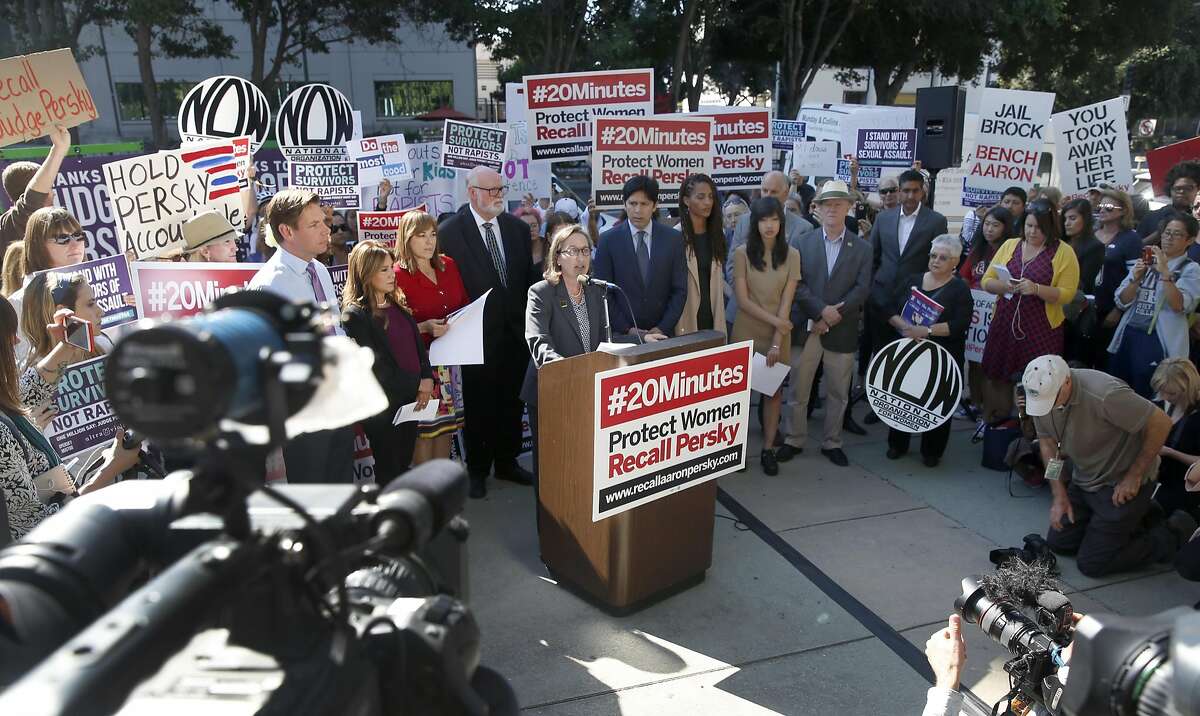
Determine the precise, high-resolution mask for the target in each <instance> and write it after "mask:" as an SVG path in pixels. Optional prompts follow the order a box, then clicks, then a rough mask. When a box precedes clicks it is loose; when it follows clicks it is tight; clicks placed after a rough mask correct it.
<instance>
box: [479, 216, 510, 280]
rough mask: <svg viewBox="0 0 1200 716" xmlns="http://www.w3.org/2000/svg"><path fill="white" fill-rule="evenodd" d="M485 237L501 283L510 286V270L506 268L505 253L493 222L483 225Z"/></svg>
mask: <svg viewBox="0 0 1200 716" xmlns="http://www.w3.org/2000/svg"><path fill="white" fill-rule="evenodd" d="M483 238H484V241H487V248H488V253H490V254H491V255H492V265H493V266H495V267H496V273H497V274H499V276H500V283H501V285H503V286H504V287H505V288H508V272H507V271H505V270H504V254H501V253H500V245H499V244H498V243H496V233H495V232H494V231H492V222H490V221H489V222H487V223H486V224H484V225H483Z"/></svg>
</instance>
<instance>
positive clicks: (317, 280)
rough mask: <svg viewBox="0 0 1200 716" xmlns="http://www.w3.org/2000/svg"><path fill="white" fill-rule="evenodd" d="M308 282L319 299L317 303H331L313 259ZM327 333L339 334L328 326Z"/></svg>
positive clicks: (310, 264)
mask: <svg viewBox="0 0 1200 716" xmlns="http://www.w3.org/2000/svg"><path fill="white" fill-rule="evenodd" d="M307 271H308V282H309V283H311V284H312V289H313V296H314V297H315V298H316V299H317V303H329V297H328V296H326V295H325V288H324V287H323V286H322V285H321V276H320V275H319V274H318V273H317V265H316V264H314V263H312V262H311V261H310V262H309V264H308V269H307ZM325 335H327V336H335V335H337V329H335V328H333V327H332V326H328V327H326V329H325Z"/></svg>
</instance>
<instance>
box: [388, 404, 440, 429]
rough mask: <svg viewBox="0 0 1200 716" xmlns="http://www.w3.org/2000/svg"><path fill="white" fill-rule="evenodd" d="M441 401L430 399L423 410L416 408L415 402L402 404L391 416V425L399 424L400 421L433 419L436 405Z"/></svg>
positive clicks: (436, 408)
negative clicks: (393, 415)
mask: <svg viewBox="0 0 1200 716" xmlns="http://www.w3.org/2000/svg"><path fill="white" fill-rule="evenodd" d="M441 402H442V401H440V400H430V401H429V402H428V403H426V404H425V409H424V410H417V404H416V402H412V403H409V404H408V405H402V406H400V409H399V410H397V411H396V417H394V418H392V425H399V424H400V423H407V422H410V421H412V420H433V419H434V418H436V417H437V411H438V405H439V404H441Z"/></svg>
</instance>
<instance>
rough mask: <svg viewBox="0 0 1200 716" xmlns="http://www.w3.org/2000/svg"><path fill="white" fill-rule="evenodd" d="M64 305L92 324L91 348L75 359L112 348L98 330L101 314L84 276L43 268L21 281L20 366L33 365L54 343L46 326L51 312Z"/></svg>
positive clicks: (50, 319)
mask: <svg viewBox="0 0 1200 716" xmlns="http://www.w3.org/2000/svg"><path fill="white" fill-rule="evenodd" d="M64 308H66V309H68V310H70V311H72V312H73V313H74V315H75V317H76V318H82V319H83V320H85V321H88V322H89V323H91V324H92V330H93V336H94V338H95V340H94V344H95V350H93V351H92V352H91V354H90V355H81V356H80V357H79V360H87V359H88V358H95V357H97V356H101V355H104V354H105V353H107V352H108V350H109V349H111V348H112V341H111V340H110V339H109V338H108V336H106V335H104V333H102V332H101V330H100V321H101V319H102V318H103V317H104V316H103V314H102V313H101V312H100V307H99V306H98V305H97V304H96V295H95V293H93V291H92V287H91V285H90V284H88V282H87V279H85V278H84V277H83V275H82V274H68V273H57V272H54V271H47V272H45V273H39V274H34V275H33V277H32V278H30V280H29V282H28V283H27V284H25V301H24V303H23V304H22V306H21V330H23V331H25V335H26V336H27V337H28V338H29V353H28V355H26V356H25V360H24V363H23V364H22V367H29V366H32V365H36V364H37V363H39V362H40V361H41V360H42V359H43V358H45V357H46V356H47V355H49V354H50V352H51V351H53V350H54V348H55V346H57V345H58V342H59V341H58V338H57V337H55V336H54V335H53V334H51V333H50V331H49V330H48V326H50V325H51V324H53V323H54V314H55V313H57V312H58V311H60V310H62V309H64Z"/></svg>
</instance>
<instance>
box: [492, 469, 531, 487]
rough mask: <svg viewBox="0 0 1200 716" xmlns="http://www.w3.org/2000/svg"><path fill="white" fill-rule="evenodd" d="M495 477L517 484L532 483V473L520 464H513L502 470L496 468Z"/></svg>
mask: <svg viewBox="0 0 1200 716" xmlns="http://www.w3.org/2000/svg"><path fill="white" fill-rule="evenodd" d="M496 479H497V480H504V481H505V482H515V483H517V484H518V485H532V484H533V473H532V472H530V471H528V470H526V469H525V468H523V467H521V466H520V465H513V466H512V467H510V468H508V469H507V470H504V471H503V472H501V471H499V470H497V471H496Z"/></svg>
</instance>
